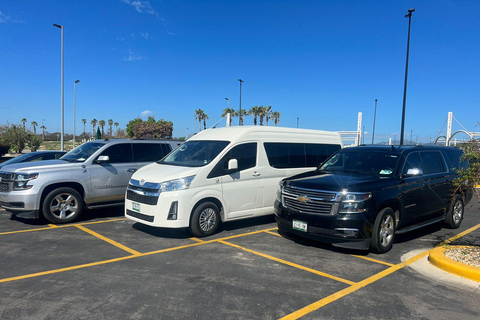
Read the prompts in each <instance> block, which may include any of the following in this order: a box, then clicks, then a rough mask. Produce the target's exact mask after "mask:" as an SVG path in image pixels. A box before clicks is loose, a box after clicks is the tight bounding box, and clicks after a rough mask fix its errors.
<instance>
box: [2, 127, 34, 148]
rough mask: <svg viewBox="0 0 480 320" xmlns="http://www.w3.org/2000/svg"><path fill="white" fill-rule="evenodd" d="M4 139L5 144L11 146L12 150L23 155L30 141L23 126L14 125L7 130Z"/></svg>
mask: <svg viewBox="0 0 480 320" xmlns="http://www.w3.org/2000/svg"><path fill="white" fill-rule="evenodd" d="M2 139H3V140H4V142H6V143H7V144H8V145H10V149H12V150H13V151H15V152H16V153H21V152H22V151H23V149H25V145H26V142H27V140H28V133H27V132H26V131H25V129H24V128H22V127H21V126H17V125H14V124H12V125H11V126H10V127H8V129H7V130H6V132H5V134H4V135H3V137H2Z"/></svg>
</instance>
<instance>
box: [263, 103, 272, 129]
mask: <svg viewBox="0 0 480 320" xmlns="http://www.w3.org/2000/svg"><path fill="white" fill-rule="evenodd" d="M264 113H265V124H266V125H267V126H268V119H270V116H271V115H272V106H267V107H264Z"/></svg>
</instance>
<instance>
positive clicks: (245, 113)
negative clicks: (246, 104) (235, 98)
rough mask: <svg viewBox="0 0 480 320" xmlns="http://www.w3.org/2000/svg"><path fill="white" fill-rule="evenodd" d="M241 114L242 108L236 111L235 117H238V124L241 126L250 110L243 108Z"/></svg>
mask: <svg viewBox="0 0 480 320" xmlns="http://www.w3.org/2000/svg"><path fill="white" fill-rule="evenodd" d="M241 110H242V111H241V114H240V110H238V111H235V117H238V125H240V126H243V118H244V117H245V116H248V112H247V110H246V109H241Z"/></svg>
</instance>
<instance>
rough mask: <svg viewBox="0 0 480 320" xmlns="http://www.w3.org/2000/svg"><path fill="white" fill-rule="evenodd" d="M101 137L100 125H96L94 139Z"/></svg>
mask: <svg viewBox="0 0 480 320" xmlns="http://www.w3.org/2000/svg"><path fill="white" fill-rule="evenodd" d="M100 139H102V133H101V132H100V127H97V134H96V135H95V140H100Z"/></svg>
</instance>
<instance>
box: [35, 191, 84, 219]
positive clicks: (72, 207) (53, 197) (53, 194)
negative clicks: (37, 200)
mask: <svg viewBox="0 0 480 320" xmlns="http://www.w3.org/2000/svg"><path fill="white" fill-rule="evenodd" d="M83 208H84V203H83V199H82V196H81V195H80V194H79V193H78V192H77V191H76V190H74V189H72V188H58V189H55V190H52V191H50V193H49V194H48V195H47V197H46V198H45V201H43V206H42V212H43V216H44V217H45V218H46V219H47V220H48V221H50V222H51V223H67V222H72V221H74V220H75V219H77V218H78V217H79V216H80V214H81V213H82V212H83Z"/></svg>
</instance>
